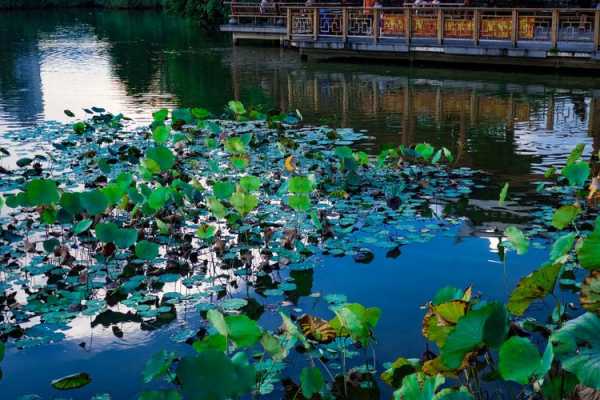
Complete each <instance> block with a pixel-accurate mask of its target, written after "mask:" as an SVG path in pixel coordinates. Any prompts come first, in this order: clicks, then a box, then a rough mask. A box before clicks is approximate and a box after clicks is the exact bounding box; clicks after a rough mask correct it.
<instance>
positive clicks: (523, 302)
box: [507, 263, 562, 315]
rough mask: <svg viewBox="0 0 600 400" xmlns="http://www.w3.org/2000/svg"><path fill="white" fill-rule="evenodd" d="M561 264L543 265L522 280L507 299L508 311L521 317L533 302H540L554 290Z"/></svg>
mask: <svg viewBox="0 0 600 400" xmlns="http://www.w3.org/2000/svg"><path fill="white" fill-rule="evenodd" d="M561 268H562V265H561V264H558V263H556V264H545V265H543V266H542V267H541V268H539V269H538V270H536V271H533V272H532V273H530V274H529V275H527V276H526V277H524V278H522V279H521V280H520V281H519V283H518V284H517V287H516V288H515V289H514V290H513V291H512V293H511V294H510V297H509V299H508V304H507V306H508V310H509V311H510V312H511V313H513V314H515V315H523V313H525V311H527V308H529V305H530V304H531V303H532V302H533V301H535V300H541V299H543V298H544V297H546V296H547V295H549V294H550V293H552V291H553V290H554V286H555V285H556V280H557V279H558V276H559V273H560V270H561Z"/></svg>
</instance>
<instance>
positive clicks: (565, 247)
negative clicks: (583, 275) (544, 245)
mask: <svg viewBox="0 0 600 400" xmlns="http://www.w3.org/2000/svg"><path fill="white" fill-rule="evenodd" d="M576 237H577V235H576V234H575V233H568V234H566V235H563V236H561V237H559V238H558V239H556V240H555V241H554V243H553V244H552V250H551V251H550V261H552V262H554V261H556V260H557V259H558V258H560V257H562V256H564V255H565V254H568V253H569V252H570V251H571V249H572V248H573V245H574V244H575V238H576Z"/></svg>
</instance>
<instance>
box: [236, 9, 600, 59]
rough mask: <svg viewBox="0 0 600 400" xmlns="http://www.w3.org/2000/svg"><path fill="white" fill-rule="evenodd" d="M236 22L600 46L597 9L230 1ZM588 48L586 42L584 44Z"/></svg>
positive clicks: (303, 33)
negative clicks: (269, 3)
mask: <svg viewBox="0 0 600 400" xmlns="http://www.w3.org/2000/svg"><path fill="white" fill-rule="evenodd" d="M231 7H232V18H234V19H235V20H236V22H237V23H255V24H261V23H262V24H264V23H274V24H277V25H280V26H286V27H287V37H288V39H290V40H291V39H293V38H294V39H304V40H317V39H318V38H319V37H339V38H341V39H343V40H346V39H347V38H352V37H362V38H372V39H373V40H375V41H379V40H387V39H401V40H402V41H404V42H406V43H411V42H412V41H418V40H419V39H430V40H433V41H434V42H436V43H438V44H442V43H443V42H444V41H447V40H469V41H473V42H474V43H475V44H478V43H479V42H480V41H509V42H511V45H512V46H514V47H516V46H517V45H518V43H519V42H544V43H547V45H548V46H549V47H548V46H547V47H548V48H550V49H555V50H560V47H561V46H559V44H562V43H563V42H568V43H577V44H588V45H591V48H592V49H593V50H594V51H595V50H597V49H598V48H599V45H600V10H596V9H547V8H471V7H450V6H444V7H413V6H405V7H375V8H363V7H344V6H341V5H337V4H327V5H325V4H317V5H312V6H305V5H298V4H297V3H296V4H294V3H273V5H270V6H268V7H263V8H262V9H261V7H260V5H258V4H257V3H237V2H235V3H231ZM588 47H589V46H588Z"/></svg>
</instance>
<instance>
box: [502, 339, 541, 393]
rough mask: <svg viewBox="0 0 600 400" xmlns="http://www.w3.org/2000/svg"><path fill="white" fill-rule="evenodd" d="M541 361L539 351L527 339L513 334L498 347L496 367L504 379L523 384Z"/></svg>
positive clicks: (528, 379)
mask: <svg viewBox="0 0 600 400" xmlns="http://www.w3.org/2000/svg"><path fill="white" fill-rule="evenodd" d="M541 361H542V357H541V356H540V352H539V351H538V349H537V347H535V346H534V345H533V343H531V342H530V341H529V339H527V338H523V337H518V336H513V337H511V338H510V339H508V340H507V341H506V342H504V343H503V344H502V347H500V359H499V362H498V368H499V370H500V375H502V378H504V379H505V380H509V381H515V382H518V383H520V384H522V385H525V384H527V383H529V381H530V379H531V377H532V376H533V374H534V372H535V371H536V370H537V369H538V368H539V365H540V363H541Z"/></svg>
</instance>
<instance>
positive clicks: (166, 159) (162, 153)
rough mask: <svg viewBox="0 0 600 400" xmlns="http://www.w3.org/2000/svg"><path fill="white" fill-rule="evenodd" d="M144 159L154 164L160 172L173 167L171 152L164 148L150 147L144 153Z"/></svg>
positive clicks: (173, 159)
mask: <svg viewBox="0 0 600 400" xmlns="http://www.w3.org/2000/svg"><path fill="white" fill-rule="evenodd" d="M146 157H147V158H148V159H150V160H152V161H154V162H155V163H156V165H158V167H159V168H160V171H162V172H164V171H168V170H169V169H171V168H172V167H173V165H175V156H174V155H173V152H172V151H171V150H169V149H168V148H167V147H165V146H160V145H159V146H155V147H151V148H149V149H148V150H147V151H146Z"/></svg>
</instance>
